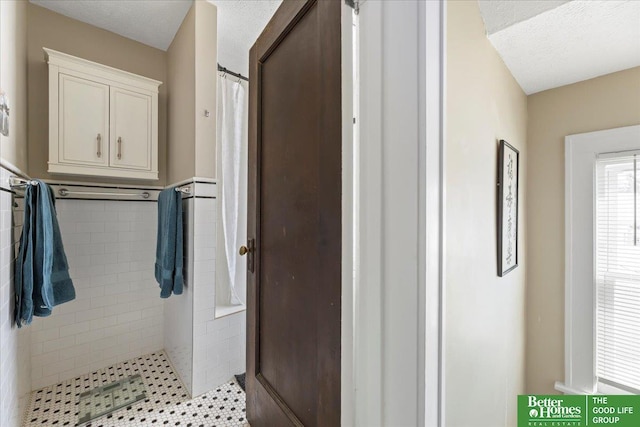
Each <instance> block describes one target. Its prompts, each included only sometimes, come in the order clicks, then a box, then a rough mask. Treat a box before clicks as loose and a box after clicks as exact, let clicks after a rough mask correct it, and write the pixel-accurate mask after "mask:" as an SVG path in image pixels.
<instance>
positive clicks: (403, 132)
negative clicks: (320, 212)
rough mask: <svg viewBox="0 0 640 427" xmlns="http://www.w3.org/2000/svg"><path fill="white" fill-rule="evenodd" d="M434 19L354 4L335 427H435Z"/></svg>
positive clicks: (408, 4) (438, 323)
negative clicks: (355, 44) (355, 48)
mask: <svg viewBox="0 0 640 427" xmlns="http://www.w3.org/2000/svg"><path fill="white" fill-rule="evenodd" d="M445 8H446V3H445V2H444V1H441V0H439V1H433V2H423V1H419V0H411V1H404V2H391V1H390V2H377V1H362V2H361V3H360V14H359V16H358V20H359V23H358V27H359V30H358V31H359V36H358V35H356V37H359V42H360V48H359V55H358V57H357V58H358V59H357V60H358V62H359V70H360V72H359V77H357V78H356V82H355V83H356V84H355V86H356V90H355V92H357V93H359V97H358V95H355V96H356V99H357V98H359V103H358V104H357V106H356V108H355V111H356V113H359V114H356V121H357V126H358V130H356V134H357V133H358V132H359V138H357V139H356V140H353V144H352V145H350V146H347V145H344V146H343V148H344V149H343V225H344V227H343V274H342V278H343V305H342V307H343V311H342V318H343V329H342V334H343V349H342V357H343V360H342V385H343V387H342V392H343V395H342V411H343V414H342V425H343V426H351V425H354V426H366V427H375V426H383V425H417V426H428V427H439V426H441V425H442V422H441V419H440V418H441V416H440V414H441V412H442V411H441V408H442V383H443V379H442V378H441V373H442V367H441V363H442V357H441V353H442V351H441V350H442V326H443V325H442V313H441V307H442V297H443V293H442V283H443V276H442V275H443V271H444V269H443V259H442V253H443V244H444V243H443V242H444V236H443V224H442V222H443V211H442V210H443V206H444V203H443V198H444V193H443V179H442V177H443V155H444V151H443V147H444V145H443V141H444V88H445V81H444V63H445V57H444V56H445V44H444V43H445V42H444V38H445V29H444V22H445V21H444V20H445ZM347 21H348V19H347V18H345V17H343V51H347V52H351V49H352V48H351V45H350V44H346V43H347V42H348V43H351V41H347V40H346V39H347V37H345V28H346V22H347ZM398 46H400V47H401V48H398ZM348 64H351V61H350V60H346V58H345V55H343V120H344V122H343V123H344V129H343V143H345V142H351V139H350V138H351V136H352V135H353V129H352V126H350V125H348V124H349V123H352V122H351V121H349V118H350V117H349V115H348V114H347V112H352V110H351V107H352V106H353V104H349V105H347V104H348V102H350V101H349V100H348V99H347V98H349V97H348V96H345V90H344V89H346V88H347V85H346V84H345V81H346V80H345V79H347V78H348V79H349V82H351V79H350V78H349V77H350V76H349V75H348V74H349V73H350V72H351V71H350V70H346V68H347V67H346V66H345V65H348ZM349 66H351V65H349ZM353 92H354V91H351V94H352V96H353ZM347 109H348V111H347ZM350 156H352V157H350ZM350 180H353V181H350ZM347 211H348V212H347ZM349 214H352V215H353V217H352V218H351V220H352V222H351V224H348V222H349V218H348V215H349ZM347 248H354V249H353V252H351V254H350V255H348V253H349V252H348V251H347ZM345 255H348V258H349V259H345V258H344V257H345ZM350 333H352V335H350ZM349 338H351V339H350V341H349ZM347 341H348V342H347ZM350 404H352V406H351V407H347V405H350Z"/></svg>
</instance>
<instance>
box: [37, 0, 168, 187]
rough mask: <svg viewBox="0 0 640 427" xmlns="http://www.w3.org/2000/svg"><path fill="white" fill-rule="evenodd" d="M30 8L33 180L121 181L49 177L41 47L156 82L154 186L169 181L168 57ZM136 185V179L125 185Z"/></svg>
mask: <svg viewBox="0 0 640 427" xmlns="http://www.w3.org/2000/svg"><path fill="white" fill-rule="evenodd" d="M27 8H28V53H27V55H28V102H29V103H28V105H29V107H28V119H29V122H28V123H29V144H28V147H29V174H30V175H31V176H32V177H34V178H46V179H59V180H60V179H64V180H73V181H92V182H95V181H100V182H124V180H114V179H108V178H96V177H81V176H75V175H50V174H49V173H47V161H48V160H49V145H48V144H49V143H48V141H49V124H48V123H49V104H48V97H49V92H48V86H49V85H48V68H47V64H46V62H45V60H44V52H43V51H42V48H43V47H48V48H51V49H54V50H58V51H60V52H64V53H68V54H70V55H75V56H78V57H81V58H84V59H88V60H90V61H94V62H98V63H101V64H105V65H109V66H111V67H115V68H119V69H121V70H125V71H129V72H131V73H135V74H140V75H142V76H145V77H150V78H152V79H156V80H160V81H162V82H163V84H162V85H161V86H160V89H159V94H158V169H159V172H160V173H159V180H158V181H138V182H144V183H145V184H147V185H149V184H151V185H164V184H165V183H166V180H167V166H166V165H167V154H166V153H167V93H168V85H167V72H166V69H167V54H166V52H164V51H162V50H159V49H155V48H152V47H149V46H146V45H144V44H142V43H138V42H136V41H133V40H131V39H127V38H125V37H122V36H119V35H117V34H114V33H111V32H109V31H106V30H102V29H100V28H97V27H94V26H91V25H89V24H85V23H82V22H80V21H76V20H74V19H70V18H67V17H65V16H63V15H60V14H57V13H55V12H52V11H50V10H48V9H45V8H42V7H39V6H35V5H33V4H31V3H29V5H28V6H27ZM126 182H131V183H134V182H136V181H135V180H133V181H132V180H126Z"/></svg>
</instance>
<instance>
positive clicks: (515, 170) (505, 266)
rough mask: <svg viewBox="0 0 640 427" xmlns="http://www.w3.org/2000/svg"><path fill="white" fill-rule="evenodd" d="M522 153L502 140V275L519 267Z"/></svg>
mask: <svg viewBox="0 0 640 427" xmlns="http://www.w3.org/2000/svg"><path fill="white" fill-rule="evenodd" d="M519 172H520V152H519V151H518V150H517V149H516V148H515V147H513V146H512V145H511V144H509V143H508V142H507V141H505V140H500V152H499V155H498V276H500V277H502V276H504V275H505V274H507V273H508V272H510V271H512V270H513V269H515V268H516V267H517V266H518V202H519V200H518V195H519V193H518V176H519Z"/></svg>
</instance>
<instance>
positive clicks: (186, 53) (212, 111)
mask: <svg viewBox="0 0 640 427" xmlns="http://www.w3.org/2000/svg"><path fill="white" fill-rule="evenodd" d="M167 53H168V79H169V86H170V87H171V96H170V97H169V142H170V143H169V162H168V167H169V179H168V183H169V184H171V183H175V182H179V181H182V180H184V179H188V178H191V177H194V176H198V177H203V178H215V177H216V117H217V115H216V99H217V98H216V89H217V85H216V79H217V74H218V73H217V66H216V63H217V9H216V7H215V6H214V5H212V4H211V3H208V2H203V1H196V2H194V4H193V6H192V7H191V9H190V10H189V12H188V13H187V16H186V17H185V19H184V21H183V22H182V25H181V26H180V29H179V30H178V33H177V34H176V37H175V38H174V39H173V42H172V43H171V46H169V50H168V51H167ZM205 110H208V111H209V116H208V117H206V116H205V114H204V112H205Z"/></svg>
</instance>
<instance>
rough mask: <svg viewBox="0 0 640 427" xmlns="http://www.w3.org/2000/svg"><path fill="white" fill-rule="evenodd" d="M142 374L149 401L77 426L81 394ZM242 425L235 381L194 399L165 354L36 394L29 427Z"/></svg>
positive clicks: (242, 401) (241, 405)
mask: <svg viewBox="0 0 640 427" xmlns="http://www.w3.org/2000/svg"><path fill="white" fill-rule="evenodd" d="M133 375H140V377H141V378H142V381H143V383H144V386H145V388H146V393H147V397H146V399H143V400H140V401H139V402H136V403H133V404H131V405H130V406H127V407H124V408H122V409H119V410H117V411H115V412H113V413H111V414H109V415H105V416H103V417H101V418H96V419H94V420H91V421H89V422H87V423H84V424H77V423H78V414H79V412H80V411H79V400H80V395H81V394H82V393H85V392H87V391H90V390H92V389H94V388H96V387H101V386H104V385H107V384H109V383H113V382H116V381H120V380H122V379H124V378H127V377H130V376H133ZM76 425H80V426H82V427H130V426H135V427H138V426H140V427H143V426H166V425H171V426H186V427H214V426H224V427H243V426H246V425H247V421H246V418H245V394H244V392H243V391H242V389H241V388H240V386H239V385H238V384H237V383H236V382H235V381H231V380H230V381H229V382H227V383H225V384H223V385H221V386H219V387H217V388H216V389H214V390H211V391H210V392H208V393H206V394H203V395H201V396H198V397H197V398H195V399H189V397H188V394H187V391H186V390H185V388H184V386H183V385H182V383H181V382H180V380H178V377H177V375H176V373H175V372H174V371H173V368H172V367H171V364H170V363H169V361H168V359H167V356H166V354H165V353H164V352H163V351H162V352H158V353H152V354H148V355H145V356H141V357H138V358H136V359H132V360H128V361H126V362H123V363H117V364H115V365H113V366H110V367H108V368H104V369H100V370H98V371H96V372H93V373H91V374H85V375H82V376H80V377H78V378H74V379H71V380H67V381H63V382H61V383H59V384H55V385H52V386H49V387H45V388H43V389H41V390H37V391H34V392H33V393H31V400H30V402H29V407H28V409H27V413H26V414H25V422H24V426H25V427H35V426H38V427H42V426H47V427H50V426H56V427H57V426H76Z"/></svg>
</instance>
